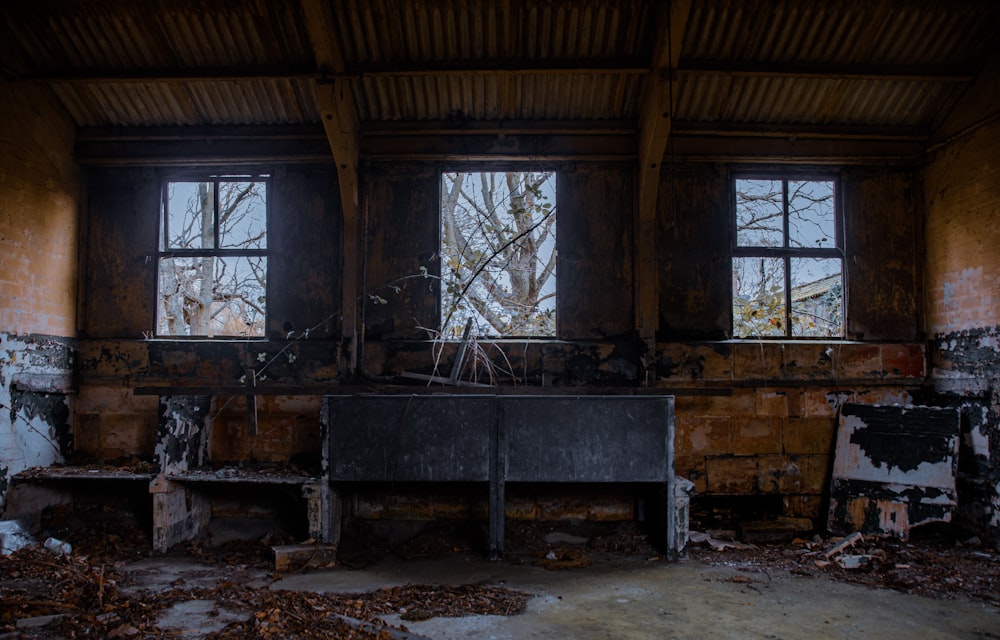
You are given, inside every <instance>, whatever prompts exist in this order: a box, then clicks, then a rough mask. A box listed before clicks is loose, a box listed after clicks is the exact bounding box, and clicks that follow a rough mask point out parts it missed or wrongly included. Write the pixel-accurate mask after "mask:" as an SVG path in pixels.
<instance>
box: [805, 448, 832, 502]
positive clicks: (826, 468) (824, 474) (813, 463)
mask: <svg viewBox="0 0 1000 640" xmlns="http://www.w3.org/2000/svg"><path fill="white" fill-rule="evenodd" d="M832 461H833V456H832V454H829V455H803V456H798V463H799V468H800V469H801V470H802V480H803V485H802V491H801V493H808V494H813V495H825V494H826V493H827V491H828V490H829V487H830V473H831V469H832Z"/></svg>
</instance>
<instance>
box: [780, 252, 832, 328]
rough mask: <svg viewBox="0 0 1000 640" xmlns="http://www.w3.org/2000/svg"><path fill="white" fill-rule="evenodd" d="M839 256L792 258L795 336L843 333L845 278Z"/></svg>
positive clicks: (793, 325) (793, 326)
mask: <svg viewBox="0 0 1000 640" xmlns="http://www.w3.org/2000/svg"><path fill="white" fill-rule="evenodd" d="M842 272H843V264H842V262H841V260H840V259H839V258H830V259H815V258H792V260H791V275H792V335H793V336H816V337H841V336H843V335H844V279H843V275H842Z"/></svg>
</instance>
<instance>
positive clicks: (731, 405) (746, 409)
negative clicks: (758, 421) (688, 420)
mask: <svg viewBox="0 0 1000 640" xmlns="http://www.w3.org/2000/svg"><path fill="white" fill-rule="evenodd" d="M755 404H756V394H755V393H754V390H753V389H733V392H732V395H728V396H677V399H676V405H675V407H676V413H677V415H678V416H691V417H709V416H718V417H722V418H728V417H731V416H749V415H753V414H754V413H755V410H756V409H755Z"/></svg>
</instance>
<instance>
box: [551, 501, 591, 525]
mask: <svg viewBox="0 0 1000 640" xmlns="http://www.w3.org/2000/svg"><path fill="white" fill-rule="evenodd" d="M589 511H590V504H589V502H588V501H587V499H586V498H582V497H577V496H545V497H542V498H540V499H539V500H538V517H539V519H541V520H544V521H554V520H586V519H587V515H588V512H589Z"/></svg>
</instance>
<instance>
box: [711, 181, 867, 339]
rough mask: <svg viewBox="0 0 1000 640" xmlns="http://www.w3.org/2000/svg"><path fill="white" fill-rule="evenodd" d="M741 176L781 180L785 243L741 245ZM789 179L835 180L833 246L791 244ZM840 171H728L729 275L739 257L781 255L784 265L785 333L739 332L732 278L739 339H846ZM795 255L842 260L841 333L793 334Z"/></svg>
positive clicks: (732, 317)
mask: <svg viewBox="0 0 1000 640" xmlns="http://www.w3.org/2000/svg"><path fill="white" fill-rule="evenodd" d="M740 180H771V181H780V182H781V185H782V203H781V206H782V234H783V245H782V246H780V247H767V246H747V245H743V246H741V245H740V244H739V229H738V224H737V221H738V211H737V189H736V183H737V182H738V181H740ZM789 182H832V183H833V217H834V221H833V231H834V246H832V247H794V246H790V234H789V218H790V215H789V210H788V183H789ZM842 182H843V181H842V178H841V175H840V173H839V172H836V171H824V170H821V169H797V170H790V169H745V170H739V171H731V172H730V175H729V212H728V214H729V238H730V243H729V245H730V261H729V262H730V267H729V273H730V277H732V274H733V268H734V260H735V259H736V258H780V259H781V261H782V263H783V267H784V293H785V305H784V306H785V313H784V328H783V334H782V335H746V336H737V335H735V334H736V318H735V314H734V313H733V298H734V296H735V291H734V286H733V283H732V281H730V285H729V295H730V303H729V315H730V318H729V320H730V323H729V328H730V335H731V336H732V338H733V339H736V340H755V341H756V340H804V341H805V340H827V341H829V340H845V339H847V291H848V287H847V279H848V274H847V257H846V256H847V254H846V251H845V248H844V239H845V236H846V227H845V216H844V210H843V184H842ZM793 258H817V259H831V258H836V259H838V260H840V282H841V292H842V293H841V309H840V321H841V333H840V335H839V336H809V335H793V333H792V311H793V309H792V307H793V300H792V291H793V287H792V273H791V262H792V259H793Z"/></svg>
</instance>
